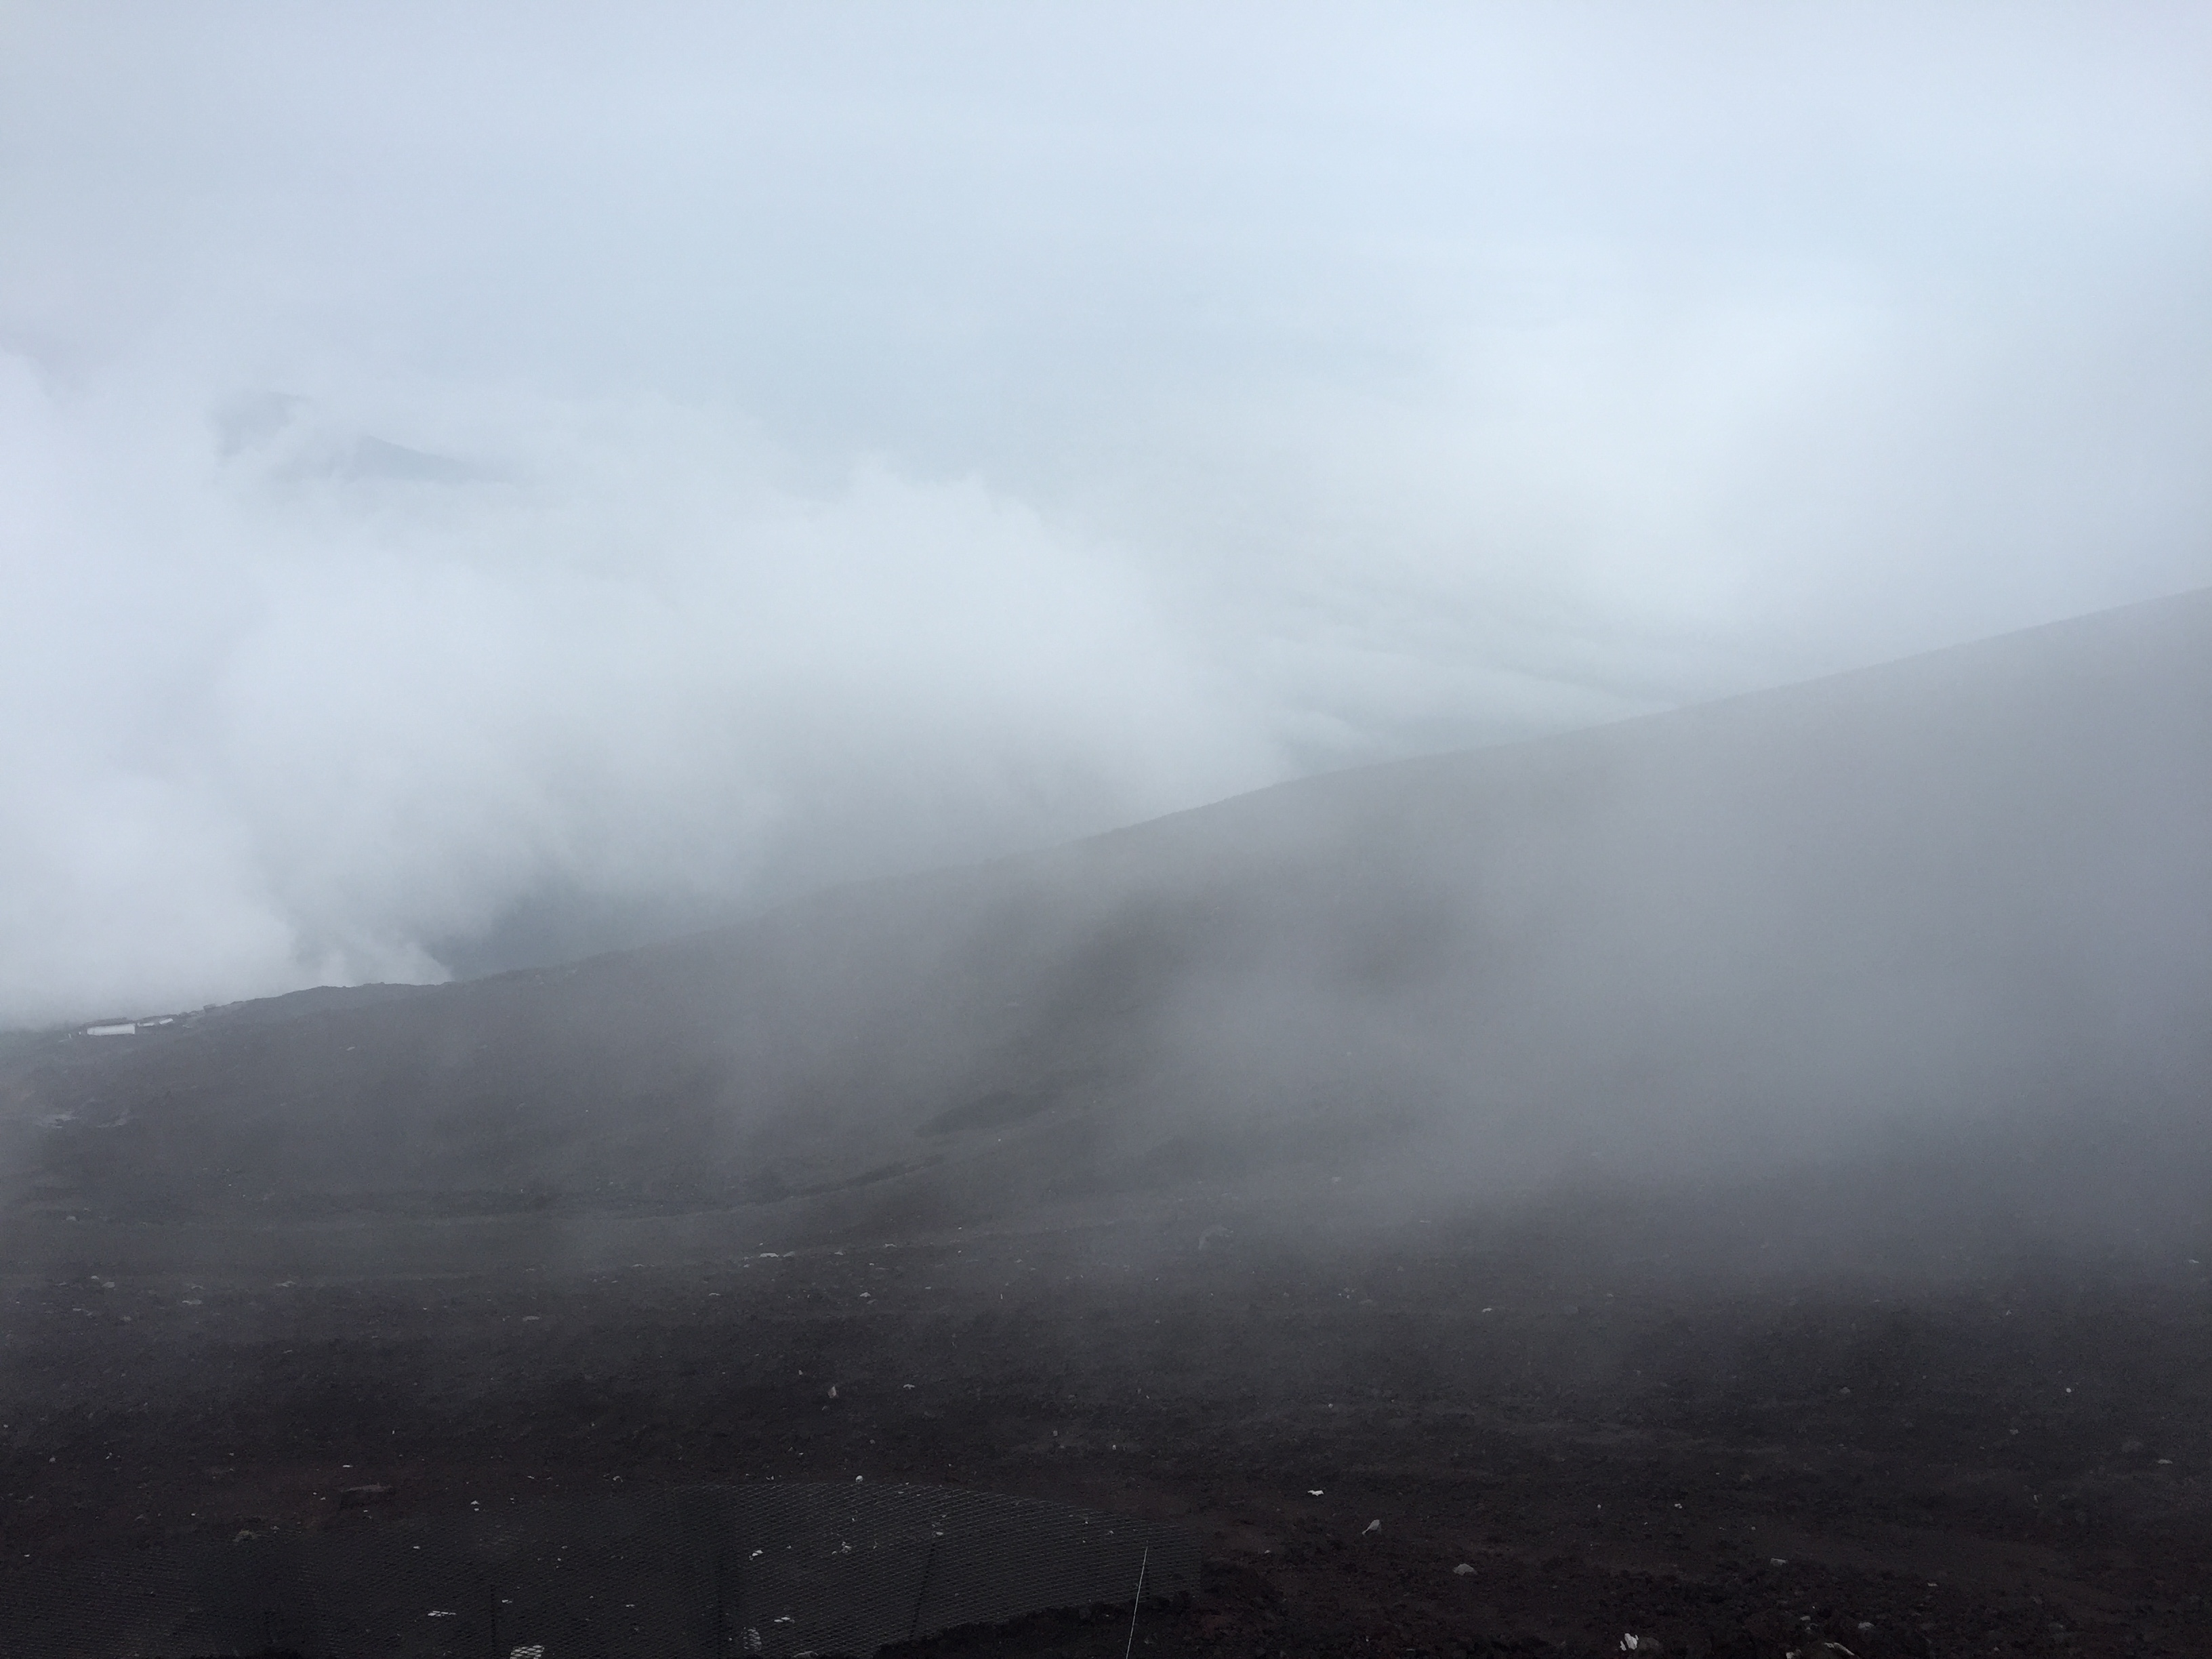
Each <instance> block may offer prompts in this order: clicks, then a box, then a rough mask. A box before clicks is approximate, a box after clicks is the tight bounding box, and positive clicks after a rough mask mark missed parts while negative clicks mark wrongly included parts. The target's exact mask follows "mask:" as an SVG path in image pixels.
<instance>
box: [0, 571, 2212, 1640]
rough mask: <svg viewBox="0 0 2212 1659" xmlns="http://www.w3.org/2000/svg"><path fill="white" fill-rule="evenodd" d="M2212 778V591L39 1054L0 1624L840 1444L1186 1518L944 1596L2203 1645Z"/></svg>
mask: <svg viewBox="0 0 2212 1659" xmlns="http://www.w3.org/2000/svg"><path fill="white" fill-rule="evenodd" d="M2208 823H2212V595H2199V596H2196V597H2193V598H2191V599H2184V600H2179V601H2175V602H2172V603H2170V604H2166V605H2154V606H2147V607H2142V608H2140V609H2137V610H2134V611H2124V612H2119V613H2116V614H2114V615H2112V616H2108V617H2099V618H2095V619H2093V620H2091V621H2088V622H2084V623H2074V624H2069V625H2067V626H2065V627H2062V628H2056V629H2045V630H2042V631H2040V632H2038V633H2034V634H2029V635H2021V636H2018V637H2015V638H2011V639H2007V640H2002V641H1994V642H1992V643H1990V644H1987V645H1983V646H1978V647H1972V648H1970V649H1966V650H1962V651H1955V652H1950V653H1943V654H1942V655H1940V656H1935V657H1929V658H1926V659H1920V660H1917V661H1913V662H1909V663H1905V664H1901V665H1896V666H1893V667H1890V668H1885V669H1880V670H1876V671H1869V672H1867V673H1863V674H1857V675H1852V676H1848V677H1845V678H1839V679H1835V680H1831V681H1826V682H1823V683H1820V684H1814V685H1808V686H1804V687H1801V688H1797V689H1795V690H1787V691H1782V692H1777V693H1772V694H1768V695H1764V696H1755V697H1747V698H1744V699H1741V700H1739V701H1737V702H1731V703H1727V704H1723V705H1719V706H1717V707H1713V708H1704V709H1699V710H1694V711H1692V712H1690V713H1687V714H1680V715H1674V716H1669V717H1667V718H1663V719H1657V720H1644V721H1640V722H1637V723H1634V724H1632V725H1627V726H1619V727H1615V728H1613V729H1611V730H1607V731H1602V732H1590V733H1585V734H1583V735H1580V736H1577V737H1573V738H1565V739H1561V740H1559V741H1555V742H1547V743H1541V744H1529V745H1527V746H1525V747H1522V748H1516V749H1506V750H1493V751H1489V752H1486V753H1481V754H1475V755H1469V756H1464V757H1451V758H1446V759H1441V760H1434V761H1425V762H1421V763H1413V764H1408V765H1403V766H1396V767H1388V768H1382V769H1375V770H1370V771H1365V772H1359V773H1352V774H1346V775H1341V776H1338V777H1334V778H1328V779H1323V780H1319V781H1313V782H1309V783H1304V784H1300V785H1297V786H1294V787H1285V788H1282V789H1277V790H1273V791H1269V792H1267V793H1262V794H1259V795H1255V796H1251V797H1248V798H1246V799H1240V800H1235V801H1231V802H1227V803H1225V804H1224V805H1219V806H1217V807H1213V808H1210V809H1208V810H1206V811H1199V812H1193V813H1189V814H1186V815H1184V816H1182V817H1177V818H1173V819H1170V820H1166V821H1164V822H1161V823H1153V824H1148V825H1146V826H1143V827H1142V828H1139V829H1133V830H1129V831H1127V832H1125V833H1122V834H1119V835H1114V836H1104V837H1101V838H1099V839H1097V840H1096V841H1092V842H1085V843H1081V844H1079V845H1077V846H1073V847H1069V848H1061V849H1060V850H1057V851H1054V852H1051V853H1047V854H1039V855H1036V856H1035V857H1030V858H1024V859H1018V860H1008V861H1006V862H1003V863H1000V864H996V865H993V866H986V867H983V868H979V869H975V870H967V871H957V872H947V873H944V874H940V875H934V876H929V877H926V878H917V879H912V880H902V881H896V882H887V883H882V884H876V885H872V886H868V887H862V888H854V889H850V890H843V891H840V892H836V893H830V894H826V895H823V896H821V897H818V898H816V899H813V900H811V901H809V902H805V903H803V904H799V905H794V906H793V907H791V908H788V909H786V910H784V911H781V912H780V913H778V914H776V915H771V916H769V917H766V918H764V919H763V920H762V921H759V922H757V923H756V924H754V925H751V926H749V927H743V928H738V929H733V930H731V931H728V932H725V933H714V934H710V935H706V936H702V937H700V938H697V939H687V940H684V941H680V942H678V943H675V944H671V945H663V946H659V947H656V948H653V949H650V950H645V951H635V952H632V953H629V954H627V955H623V956H619V957H605V958H602V959H599V960H597V961H593V962H589V963H582V964H580V965H578V966H576V967H574V968H570V969H560V970H556V971H550V972H544V973H532V974H520V975H508V976H507V977H504V978H501V979H497V980H490V981H479V982H476V983H471V984H465V985H459V986H453V987H444V988H441V989H435V990H421V989H407V988H402V987H369V988H365V989H360V990H353V991H314V992H307V993H302V994H299V995H297V996H293V997H284V998H278V999H276V1000H271V1001H269V1002H264V1003H254V1004H246V1005H242V1006H236V1007H232V1008H226V1009H219V1010H213V1011H210V1012H206V1013H204V1014H202V1015H198V1016H195V1017H193V1018H190V1019H188V1020H185V1021H183V1022H182V1023H180V1024H175V1025H171V1026H165V1027H161V1028H159V1029H157V1030H149V1031H147V1032H144V1033H142V1034H141V1035H138V1036H130V1037H112V1038H107V1037H101V1038H95V1037H90V1036H64V1035H48V1036H32V1037H25V1038H20V1039H16V1040H15V1041H13V1042H12V1043H10V1044H9V1046H8V1047H6V1048H0V1180H4V1181H5V1182H6V1184H7V1185H6V1195H5V1212H4V1234H0V1292H4V1299H0V1654H12V1653H13V1652H14V1651H15V1649H16V1647H17V1646H20V1640H19V1639H18V1638H17V1636H16V1633H15V1632H11V1631H10V1629H9V1593H10V1588H11V1586H12V1585H15V1584H16V1583H24V1582H28V1583H40V1582H44V1581H45V1579H46V1575H47V1573H48V1571H49V1569H50V1567H52V1566H54V1565H57V1564H64V1563H66V1562H68V1561H69V1560H70V1559H71V1558H78V1557H87V1556H88V1557H91V1558H93V1559H94V1560H95V1561H96V1562H108V1563H113V1562H117V1561H125V1560H128V1559H131V1552H133V1551H134V1550H136V1549H137V1547H139V1546H140V1545H142V1544H145V1543H151V1542H156V1541H172V1542H177V1543H179V1546H180V1547H199V1546H202V1545H205V1544H210V1543H222V1542H227V1541H229V1540H231V1539H233V1538H234V1536H235V1535H236V1534H238V1533H239V1532H241V1531H246V1532H255V1533H265V1532H270V1531H276V1532H277V1533H280V1534H282V1533H287V1532H319V1533H324V1534H345V1533H347V1532H348V1531H349V1530H367V1531H370V1532H374V1531H376V1530H377V1529H379V1528H392V1527H393V1526H398V1525H406V1524H410V1523H411V1522H412V1520H413V1519H414V1518H416V1517H419V1516H426V1515H436V1514H441V1513H453V1512H457V1511H459V1512H467V1513H474V1512H476V1511H477V1510H479V1509H481V1510H487V1511H490V1512H496V1511H497V1510H499V1509H500V1508H501V1507H503V1506H507V1505H517V1504H523V1505H526V1504H532V1503H533V1502H535V1501H536V1500H537V1499H538V1498H540V1497H542V1496H544V1495H546V1494H549V1493H550V1494H554V1495H557V1496H562V1497H576V1496H581V1495H586V1494H589V1493H591V1492H602V1491H610V1490H617V1489H619V1490H635V1487H636V1486H637V1485H639V1484H641V1483H647V1482H654V1481H665V1482H682V1481H694V1480H714V1481H739V1480H759V1479H763V1478H772V1479H784V1480H788V1479H793V1478H799V1479H807V1480H821V1479H835V1480H839V1481H843V1480H848V1478H849V1477H851V1476H854V1475H864V1476H865V1477H866V1478H867V1479H868V1480H879V1479H883V1478H886V1477H889V1478H896V1479H900V1480H915V1481H931V1482H935V1481H950V1482H956V1483H968V1484H973V1485H978V1486H990V1487H994V1488H999V1489H1002V1490H1008V1491H1017V1492H1036V1493H1037V1494H1039V1495H1043V1496H1049V1497H1054V1498H1062V1499H1069V1500H1073V1501H1077V1502H1081V1503H1085V1504H1095V1505H1098V1506H1102V1507H1113V1508H1122V1509H1128V1510H1138V1511H1141V1512H1144V1513H1147V1514H1152V1515H1158V1516H1171V1517H1174V1518H1176V1519H1177V1520H1178V1521H1179V1522H1182V1523H1183V1524H1185V1525H1188V1526H1189V1527H1190V1528H1193V1529H1194V1531H1196V1532H1197V1533H1198V1534H1200V1536H1201V1537H1203V1538H1204V1540H1205V1541H1206V1551H1207V1561H1206V1589H1205V1592H1204V1594H1203V1595H1201V1596H1200V1598H1199V1600H1198V1601H1196V1602H1195V1603H1194V1604H1193V1605H1192V1606H1190V1607H1185V1608H1182V1609H1179V1610H1160V1611H1158V1612H1157V1613H1156V1612H1154V1611H1153V1610H1151V1609H1147V1611H1146V1620H1145V1622H1144V1624H1143V1625H1142V1626H1141V1627H1140V1631H1139V1637H1138V1638H1137V1642H1136V1644H1135V1645H1134V1646H1133V1647H1132V1646H1130V1645H1128V1644H1127V1634H1126V1627H1125V1626H1123V1625H1121V1623H1120V1621H1119V1620H1115V1621H1112V1622H1103V1621H1097V1620H1091V1621H1088V1622H1084V1621H1080V1620H1077V1619H1076V1618H1075V1617H1074V1616H1073V1615H1070V1616H1069V1617H1067V1618H1065V1619H1048V1620H1041V1621H1036V1622H1035V1623H1033V1624H1031V1625H1030V1626H1026V1627H1024V1628H1022V1629H1018V1630H1014V1631H1010V1632H998V1633H996V1634H990V1633H981V1634H978V1633H974V1632H970V1633H969V1634H968V1635H966V1636H956V1637H951V1638H944V1639H943V1640H941V1641H939V1642H938V1643H936V1644H933V1646H934V1649H935V1651H936V1652H938V1653H940V1654H943V1655H945V1656H950V1655H952V1654H963V1655H973V1656H975V1659H985V1656H990V1659H997V1656H1000V1655H1012V1654H1016V1653H1019V1654H1023V1655H1025V1656H1036V1655H1040V1654H1052V1655H1065V1656H1067V1659H1077V1656H1082V1659H1109V1656H1111V1655H1116V1654H1121V1653H1122V1652H1124V1651H1130V1652H1134V1651H1135V1650H1136V1649H1138V1648H1141V1649H1143V1650H1144V1659H1170V1656H1181V1655H1190V1656H1194V1659H1196V1656H1205V1659H1291V1656H1295V1659H1307V1656H1311V1659H1322V1656H1328V1659H1342V1656H1344V1655H1346V1654H1373V1655H1376V1656H1378V1659H1379V1656H1383V1655H1390V1656H1430V1659H1482V1656H1499V1655H1507V1654H1511V1655H1520V1656H1524V1659H1526V1656H1547V1655H1548V1656H1554V1659H1563V1656H1573V1659H1590V1656H1594V1655H1596V1654H1601V1653H1607V1654H1615V1653H1619V1652H1621V1651H1623V1648H1622V1645H1621V1639H1622V1637H1623V1634H1624V1633H1626V1632H1638V1640H1639V1644H1643V1643H1644V1642H1645V1640H1646V1638H1657V1639H1658V1640H1659V1641H1660V1642H1661V1644H1662V1649H1661V1650H1663V1651H1665V1652H1668V1653H1671V1654H1677V1655H1685V1654H1686V1655H1689V1656H1694V1659H1786V1656H1790V1655H1793V1654H1794V1655H1796V1656H1798V1659H1806V1656H1814V1655H1817V1656H1820V1659H1833V1655H1834V1654H1835V1653H1836V1652H1837V1651H1838V1650H1841V1651H1847V1652H1849V1653H1850V1654H1852V1655H1854V1656H1856V1659H1899V1656H1909V1659H1930V1656H1950V1655H1965V1654H1970V1653H1972V1654H1990V1653H2002V1654H2006V1655H2045V1656H2057V1655H2062V1654H2063V1655H2069V1656H2082V1655H2108V1654H2109V1655H2126V1656H2142V1655H2148V1654H2161V1655H2170V1656H2177V1659H2178V1656H2195V1655H2199V1654H2202V1653H2203V1652H2205V1651H2206V1650H2207V1643H2206V1639H2205V1630H2206V1628H2207V1626H2206V1620H2207V1619H2208V1617H2212V1572H2208V1569H2207V1567H2206V1563H2207V1562H2208V1561H2212V1478H2208V1473H2207V1472H2208V1469H2212V1268H2208V1267H2207V1265H2206V1264H2207V1263H2212V1230H2209V1229H2208V1225H2207V1223H2208V1212H2212V1204H2208V1202H2207V1200H2206V1197H2205V1194H2207V1193H2208V1192H2212V1148H2208V1121H2212V1109H2208V1098H2207V1097H2208V1092H2209V1091H2208V1079H2212V1060H2208V1053H2207V1034H2208V1032H2212V921H2209V920H2208V918H2212V835H2208V833H2207V831H2206V825H2207V824H2208ZM617 1483H620V1485H619V1486H618V1485H617ZM368 1488H376V1489H379V1490H378V1491H376V1492H374V1494H372V1496H373V1501H370V1499H368V1498H361V1497H360V1493H361V1492H362V1489H368ZM349 1489H353V1490H354V1491H355V1492H356V1500H357V1501H347V1500H345V1499H343V1498H341V1497H340V1496H339V1494H341V1493H342V1492H346V1491H348V1490H349ZM1462 1569H1464V1571H1462ZM608 1588H609V1589H614V1588H617V1587H615V1586H609V1587H608ZM417 1635H418V1638H420V1639H419V1640H418V1643H417V1647H416V1650H422V1651H430V1650H434V1649H432V1648H431V1647H428V1646H425V1645H424V1644H428V1643H429V1642H431V1640H432V1638H434V1636H435V1632H433V1631H432V1630H431V1628H430V1626H429V1625H428V1621H427V1620H426V1622H425V1625H424V1626H423V1629H422V1631H421V1632H417ZM1830 1643H1832V1644H1840V1646H1839V1648H1835V1647H1828V1646H1826V1645H1824V1644H1830ZM11 1644H14V1645H11ZM36 1650H37V1651H40V1653H41V1654H43V1653H44V1652H45V1651H47V1649H45V1648H39V1649H36ZM1647 1650H1649V1648H1648V1647H1647V1646H1642V1645H1640V1646H1639V1647H1638V1650H1637V1651H1639V1652H1640V1651H1647ZM553 1659H557V1656H553ZM907 1659H923V1656H922V1655H921V1654H919V1653H910V1654H908V1656H907Z"/></svg>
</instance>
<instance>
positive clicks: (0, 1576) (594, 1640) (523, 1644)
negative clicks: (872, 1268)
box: [0, 1481, 1198, 1659]
mask: <svg viewBox="0 0 2212 1659" xmlns="http://www.w3.org/2000/svg"><path fill="white" fill-rule="evenodd" d="M1139 1571H1141V1572H1142V1573H1143V1577H1144V1596H1145V1599H1146V1601H1151V1600H1152V1599H1153V1598H1154V1597H1156V1596H1171V1595H1180V1594H1183V1593H1186V1592H1188V1591H1191V1590H1194V1589H1196V1588H1197V1586H1198V1547H1197V1543H1196V1541H1195V1540H1194V1538H1193V1537H1191V1536H1190V1535H1189V1534H1186V1533H1184V1532H1182V1531H1181V1530H1179V1529H1178V1528H1173V1527H1169V1526H1164V1525H1161V1524H1159V1523H1158V1522H1148V1521H1139V1520H1133V1519H1132V1518H1130V1517H1128V1516H1118V1515H1109V1514H1105V1513H1103V1512H1101V1511H1099V1510H1084V1509H1077V1508H1074V1507H1073V1506H1072V1505H1069V1504H1052V1503H1046V1502H1042V1501H1040V1500H1038V1499H1035V1498H1007V1497H1002V1496H999V1495H997V1494H994V1493H991V1492H963V1491H958V1490H955V1489H952V1488H949V1487H942V1486H878V1485H876V1484H874V1483H872V1482H862V1481H855V1482H853V1483H851V1484H849V1485H834V1486H833V1485H819V1486H817V1485H801V1484H791V1485H786V1484H781V1483H778V1484H769V1485H763V1486H690V1487H678V1488H672V1489H666V1490H661V1491H654V1492H638V1493H635V1494H631V1495H625V1496H621V1497H612V1498H594V1499H590V1500H584V1501H570V1502H558V1501H548V1502H544V1503H541V1504H531V1505H515V1506H513V1507H505V1508H501V1510H497V1511H496V1512H495V1511H493V1510H483V1511H481V1512H477V1513H471V1514H470V1515H467V1516H444V1517H435V1518H431V1517H422V1518H402V1519H397V1520H388V1521H387V1520H377V1521H373V1522H360V1523H358V1524H356V1525H354V1526H352V1527H349V1528H348V1529H346V1530H345V1531H343V1532H331V1533H321V1534H311V1533H297V1534H285V1533H283V1532H276V1533H268V1534H259V1535H243V1534H241V1535H240V1537H239V1538H237V1539H236V1540H234V1541H231V1542H228V1543H223V1542H215V1541H206V1542H191V1543H173V1544H165V1545H161V1546H158V1547H152V1548H146V1549H136V1550H131V1551H129V1552H127V1553H117V1554H114V1555H111V1556H106V1557H103V1558H100V1559H89V1560H82V1561H77V1562H74V1563H70V1564H68V1565H64V1566H46V1567H40V1566H39V1565H36V1564H33V1563H28V1562H17V1563H13V1564H10V1565H9V1566H8V1567H7V1568H6V1569H5V1570H4V1571H0V1656H4V1659H31V1656H37V1659H76V1656H83V1659H126V1656H128V1659H187V1656H194V1659H196V1656H202V1655H223V1654H251V1653H261V1652H264V1651H268V1650H279V1651H282V1650H292V1651H296V1652H298V1653H300V1654H302V1655H306V1656H313V1659H323V1656H330V1659H340V1656H343V1659H353V1656H357V1655H371V1654H374V1655H377V1656H410V1659H411V1656H431V1655H436V1656H441V1659H442V1656H451V1659H485V1656H490V1659H602V1656H605V1659H614V1656H618V1655H619V1656H642V1655H651V1656H653V1659H678V1656H714V1659H720V1656H744V1655H759V1656H763V1659H795V1656H799V1655H802V1654H820V1655H825V1656H826V1655H832V1654H846V1655H855V1656H866V1655H869V1654H872V1653H873V1652H874V1651H875V1650H877V1649H878V1648H879V1647H882V1646H884V1645H885V1644H889V1643H893V1642H902V1641H907V1640H909V1639H911V1638H915V1637H920V1636H927V1635H929V1634H931V1633H933V1632H937V1631H941V1630H948V1629H951V1627H953V1626H958V1625H973V1624H990V1623H997V1622H1000V1621H1001V1620H1008V1619H1012V1618H1016V1617H1018V1616H1019V1615H1021V1614H1023V1613H1034V1612H1038V1611H1041V1610H1043V1609H1046V1608H1050V1607H1087V1606H1091V1605H1093V1604H1095V1603H1098V1602H1116V1603H1120V1604H1121V1605H1123V1606H1127V1605H1128V1604H1129V1603H1130V1602H1131V1601H1132V1600H1133V1597H1134V1595H1135V1593H1136V1589H1137V1583H1138V1577H1139Z"/></svg>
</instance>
